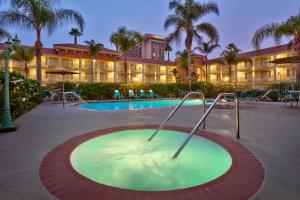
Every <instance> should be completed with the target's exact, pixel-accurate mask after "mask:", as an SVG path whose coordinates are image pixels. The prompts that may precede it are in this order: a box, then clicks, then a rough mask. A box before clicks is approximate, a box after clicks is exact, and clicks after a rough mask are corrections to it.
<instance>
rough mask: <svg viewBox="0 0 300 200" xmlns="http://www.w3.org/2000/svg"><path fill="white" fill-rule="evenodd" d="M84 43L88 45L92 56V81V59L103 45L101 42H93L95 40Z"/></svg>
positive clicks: (92, 79)
mask: <svg viewBox="0 0 300 200" xmlns="http://www.w3.org/2000/svg"><path fill="white" fill-rule="evenodd" d="M85 43H86V44H87V45H88V47H89V51H90V54H91V56H92V58H93V61H92V65H91V69H90V72H91V82H93V81H94V59H95V58H96V57H97V55H98V53H99V52H100V51H101V50H102V48H103V47H104V45H103V44H101V43H97V42H95V40H90V41H85Z"/></svg>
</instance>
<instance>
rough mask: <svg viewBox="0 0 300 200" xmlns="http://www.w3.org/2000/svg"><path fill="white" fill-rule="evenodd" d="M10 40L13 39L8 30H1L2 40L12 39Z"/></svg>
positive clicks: (0, 36)
mask: <svg viewBox="0 0 300 200" xmlns="http://www.w3.org/2000/svg"><path fill="white" fill-rule="evenodd" d="M10 38H11V36H10V34H9V33H8V32H7V31H6V30H4V29H2V28H0V40H4V39H10Z"/></svg>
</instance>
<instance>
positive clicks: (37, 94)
mask: <svg viewBox="0 0 300 200" xmlns="http://www.w3.org/2000/svg"><path fill="white" fill-rule="evenodd" d="M0 81H1V85H3V84H4V74H3V73H1V74H0ZM9 90H10V92H9V94H10V108H11V114H12V118H13V119H15V118H17V117H19V116H20V115H22V114H24V113H26V112H28V111H29V110H31V109H32V108H34V107H35V106H36V105H38V104H39V103H40V102H41V101H42V100H43V96H44V95H43V89H42V87H41V86H40V84H38V83H37V82H36V81H34V80H30V79H25V78H24V77H23V76H22V75H20V74H17V73H10V88H9ZM3 95H4V92H3V90H1V91H0V105H1V106H0V118H1V119H2V114H3V106H2V105H3V101H4V96H3Z"/></svg>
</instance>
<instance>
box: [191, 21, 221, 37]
mask: <svg viewBox="0 0 300 200" xmlns="http://www.w3.org/2000/svg"><path fill="white" fill-rule="evenodd" d="M196 31H198V32H200V33H204V34H205V35H207V36H208V37H209V38H210V40H212V41H218V40H219V34H218V31H217V29H216V28H215V27H214V26H213V25H212V24H210V23H207V22H203V23H201V24H199V25H197V26H196Z"/></svg>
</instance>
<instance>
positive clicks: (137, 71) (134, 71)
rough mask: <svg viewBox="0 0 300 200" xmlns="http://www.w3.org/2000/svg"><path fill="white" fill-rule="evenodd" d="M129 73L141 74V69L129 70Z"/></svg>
mask: <svg viewBox="0 0 300 200" xmlns="http://www.w3.org/2000/svg"><path fill="white" fill-rule="evenodd" d="M129 72H130V73H142V68H129Z"/></svg>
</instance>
